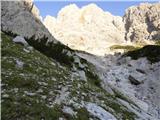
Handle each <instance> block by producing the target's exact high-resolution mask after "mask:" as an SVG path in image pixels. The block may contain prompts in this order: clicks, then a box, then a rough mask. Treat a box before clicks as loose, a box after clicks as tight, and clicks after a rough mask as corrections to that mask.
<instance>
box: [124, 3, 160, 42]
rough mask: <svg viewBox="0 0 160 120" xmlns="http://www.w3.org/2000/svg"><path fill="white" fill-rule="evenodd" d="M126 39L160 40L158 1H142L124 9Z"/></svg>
mask: <svg viewBox="0 0 160 120" xmlns="http://www.w3.org/2000/svg"><path fill="white" fill-rule="evenodd" d="M123 19H124V23H125V29H126V36H125V37H126V40H128V41H141V42H144V40H160V3H155V4H149V3H143V4H140V5H139V6H132V7H130V8H128V9H127V10H126V13H125V15H124V17H123Z"/></svg>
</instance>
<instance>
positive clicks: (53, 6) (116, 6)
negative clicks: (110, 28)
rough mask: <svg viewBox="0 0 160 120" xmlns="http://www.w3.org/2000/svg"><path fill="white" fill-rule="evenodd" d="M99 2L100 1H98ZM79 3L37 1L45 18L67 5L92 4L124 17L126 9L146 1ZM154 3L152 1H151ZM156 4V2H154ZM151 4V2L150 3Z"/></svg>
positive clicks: (54, 14)
mask: <svg viewBox="0 0 160 120" xmlns="http://www.w3.org/2000/svg"><path fill="white" fill-rule="evenodd" d="M97 1H98V0H97ZM97 1H93V2H89V1H77V2H68V1H35V2H34V3H35V5H36V6H37V7H38V9H39V10H40V15H41V16H42V17H43V18H44V17H45V16H46V15H51V16H55V17H56V16H57V13H58V11H59V10H60V9H61V8H63V7H64V6H66V5H69V4H73V3H74V4H76V5H77V6H78V7H82V6H85V5H87V4H90V3H95V4H97V5H98V6H99V7H101V8H102V9H103V10H104V11H109V12H110V13H112V14H113V15H119V16H123V15H124V12H125V9H126V8H128V7H130V6H132V5H138V4H140V3H142V2H145V1H141V2H139V1H99V2H97ZM150 1H152V0H150ZM154 2H155V1H154ZM150 3H151V2H150Z"/></svg>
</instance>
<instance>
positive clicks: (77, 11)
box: [44, 4, 125, 55]
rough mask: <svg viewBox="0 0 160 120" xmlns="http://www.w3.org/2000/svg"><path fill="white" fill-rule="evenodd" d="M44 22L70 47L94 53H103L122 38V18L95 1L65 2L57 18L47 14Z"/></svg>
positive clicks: (123, 33)
mask: <svg viewBox="0 0 160 120" xmlns="http://www.w3.org/2000/svg"><path fill="white" fill-rule="evenodd" d="M44 25H45V26H46V27H47V28H48V30H49V31H50V32H51V33H52V34H53V35H54V36H55V37H56V38H57V39H58V40H60V41H61V42H63V43H64V44H66V45H68V46H69V47H71V48H73V49H78V50H83V51H86V52H89V53H92V54H96V55H104V54H105V53H107V51H109V46H111V45H113V44H115V43H116V44H121V43H124V42H125V40H124V35H125V29H124V24H123V22H122V18H121V17H119V16H113V15H112V14H110V13H109V12H104V11H103V10H102V9H101V8H99V7H98V6H97V5H95V4H89V5H87V6H84V7H82V8H78V7H77V6H76V5H75V4H71V5H69V6H66V7H64V8H62V9H61V10H60V12H59V13H58V16H57V18H54V17H51V16H47V17H46V18H45V19H44Z"/></svg>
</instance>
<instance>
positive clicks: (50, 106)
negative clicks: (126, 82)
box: [1, 33, 138, 120]
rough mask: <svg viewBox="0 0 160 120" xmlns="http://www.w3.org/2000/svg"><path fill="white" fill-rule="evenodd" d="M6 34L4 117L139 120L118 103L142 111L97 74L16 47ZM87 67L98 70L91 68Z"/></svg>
mask: <svg viewBox="0 0 160 120" xmlns="http://www.w3.org/2000/svg"><path fill="white" fill-rule="evenodd" d="M1 36H2V101H1V104H2V119H5V120H9V119H12V120H15V119H31V120H32V119H34V120H36V119H37V120H38V119H46V120H56V119H60V120H63V119H66V120H72V119H74V120H76V119H77V120H89V119H90V118H92V119H95V120H97V119H100V120H104V119H105V118H107V117H108V119H109V118H110V119H112V120H115V119H123V120H127V119H129V120H134V119H135V118H137V115H136V114H135V113H134V112H132V111H131V110H130V109H128V108H127V107H126V106H124V105H122V104H121V103H120V102H118V100H119V99H121V100H123V101H127V103H129V104H130V105H131V106H133V108H136V109H138V107H136V106H135V105H134V104H132V102H131V101H129V100H127V98H125V97H124V96H122V95H121V94H120V93H119V92H116V91H113V93H112V94H111V93H109V92H106V91H105V90H104V89H103V88H102V87H101V81H100V79H99V78H98V77H96V75H95V76H94V75H93V74H95V73H92V74H91V73H90V74H89V75H87V72H86V71H84V70H81V71H80V70H79V69H76V70H75V68H74V69H73V68H71V67H69V66H66V65H65V64H62V63H59V62H58V61H56V60H54V59H51V58H49V57H46V56H45V55H43V54H42V53H40V52H39V51H37V50H35V49H34V48H33V47H31V46H29V45H28V46H24V45H22V44H19V43H14V42H13V41H12V39H13V38H12V37H11V36H9V35H6V34H4V33H1ZM53 52H54V51H53ZM74 64H76V62H75V63H74ZM85 64H86V66H88V67H89V68H90V69H93V70H94V67H93V66H92V65H91V64H89V63H87V62H86V63H85ZM104 116H105V117H104Z"/></svg>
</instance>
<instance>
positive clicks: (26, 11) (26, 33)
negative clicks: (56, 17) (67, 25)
mask: <svg viewBox="0 0 160 120" xmlns="http://www.w3.org/2000/svg"><path fill="white" fill-rule="evenodd" d="M1 4H2V8H1V16H2V18H1V28H2V31H12V32H13V33H15V34H19V35H21V36H23V37H26V38H31V37H32V36H35V38H42V37H44V36H47V37H48V38H49V40H51V41H56V40H55V39H54V38H53V37H52V35H51V34H50V33H49V32H48V30H47V29H46V28H45V26H44V25H43V24H42V23H41V21H40V16H39V10H38V9H37V8H36V6H34V5H33V3H32V0H30V1H2V2H1ZM22 16H23V17H22Z"/></svg>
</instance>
